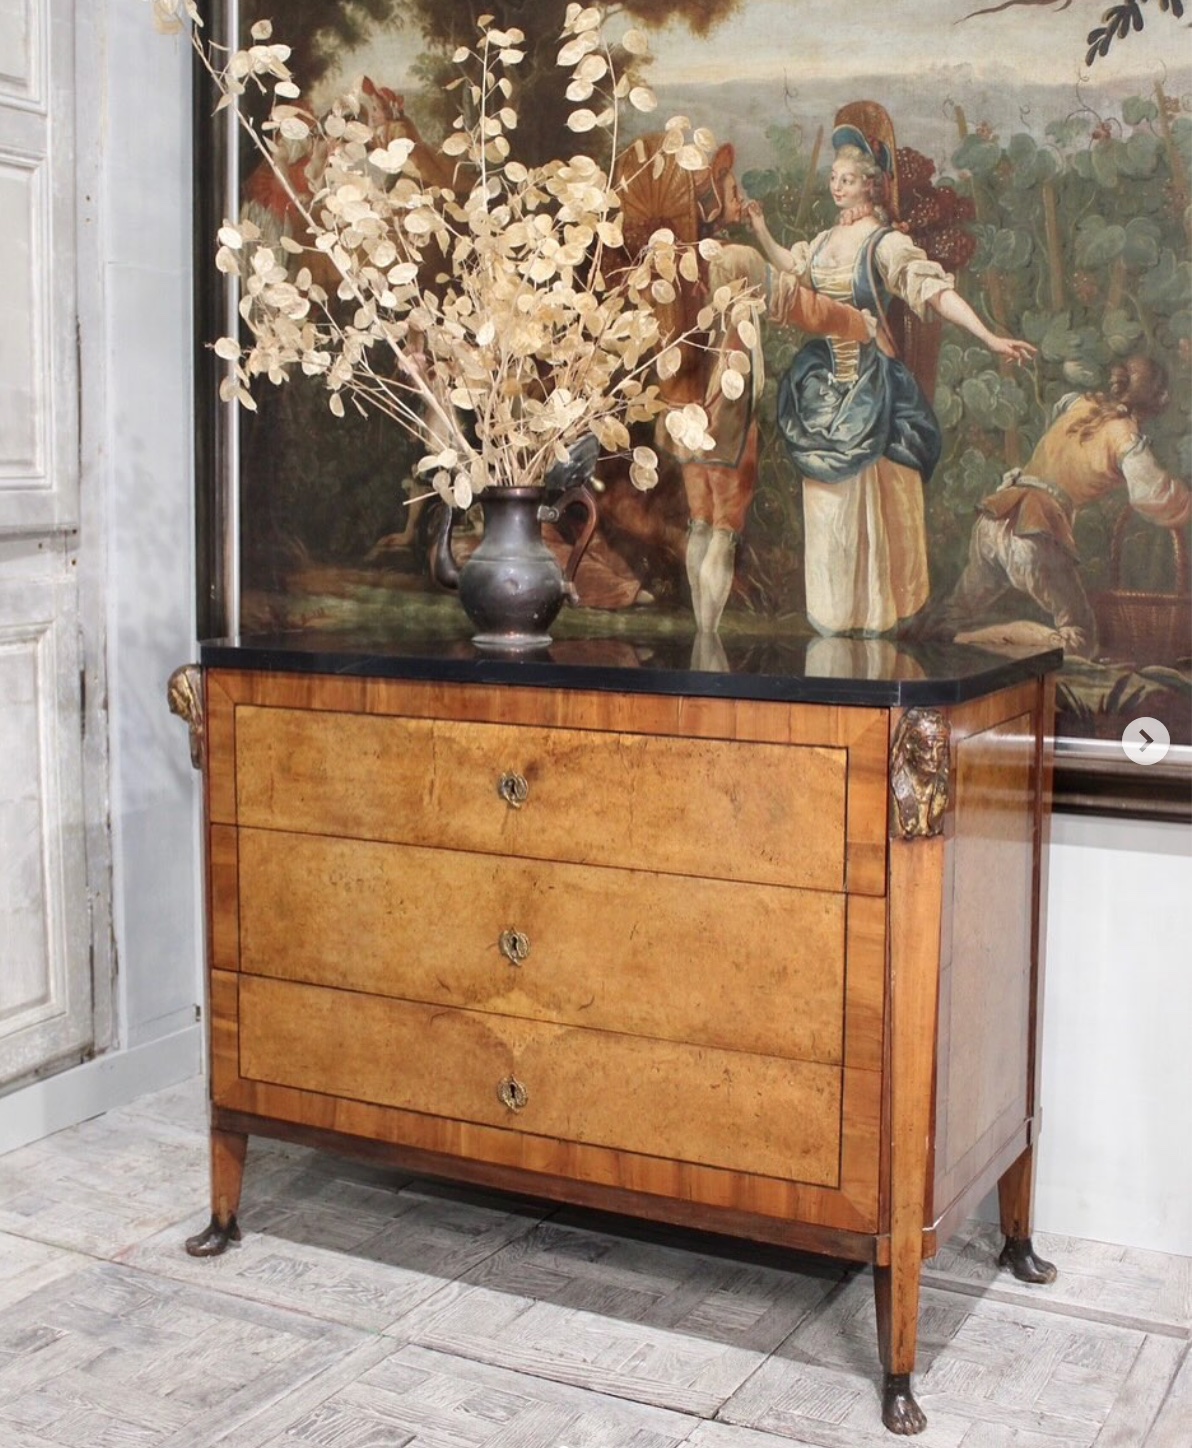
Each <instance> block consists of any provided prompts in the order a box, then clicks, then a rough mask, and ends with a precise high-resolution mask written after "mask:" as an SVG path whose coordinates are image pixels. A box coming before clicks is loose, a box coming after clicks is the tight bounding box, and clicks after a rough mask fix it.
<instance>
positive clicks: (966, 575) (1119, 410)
mask: <svg viewBox="0 0 1192 1448" xmlns="http://www.w3.org/2000/svg"><path fill="white" fill-rule="evenodd" d="M1168 400H1169V394H1168V388H1167V375H1166V372H1165V371H1164V369H1163V368H1162V367H1161V366H1160V365H1159V363H1157V362H1155V361H1153V360H1152V359H1151V358H1149V357H1145V356H1141V355H1138V356H1134V357H1130V358H1128V359H1127V360H1126V361H1124V362H1116V363H1114V365H1113V366H1112V367H1111V368H1110V373H1109V384H1108V386H1107V387H1106V388H1105V390H1104V391H1102V392H1090V393H1069V394H1068V395H1067V396H1066V397H1063V398H1061V399H1060V401H1059V402H1058V403H1057V405H1056V409H1055V417H1054V420H1053V421H1052V423H1051V426H1050V427H1049V428H1048V430H1047V431H1046V432H1045V433H1044V434H1043V436H1042V438H1040V440H1039V445H1038V446H1037V447H1036V448H1035V450H1034V452H1033V453H1032V454H1031V456H1030V458H1029V459H1028V461H1027V463H1026V465H1025V466H1024V467H1022V468H1013V469H1011V470H1010V471H1009V472H1008V473H1007V474H1006V475H1005V478H1004V480H1003V482H1002V485H1001V487H1000V488H999V489H998V490H997V492H995V493H993V494H991V495H990V496H989V497H987V498H985V499H983V500H982V502H981V503H980V504H979V505H978V509H977V513H978V516H977V521H976V523H975V524H974V526H973V533H972V538H971V540H970V544H969V557H968V563H967V564H966V565H965V569H964V572H963V573H962V574H961V575H960V578H959V580H958V582H957V584H956V587H955V589H953V591H952V594H951V596H950V597H949V599H948V601H947V603H946V604H945V605H944V607H943V609H942V611H941V614H940V617H939V620H938V629H936V628H933V630H932V631H933V632H936V631H938V632H942V633H946V634H953V635H954V634H955V633H956V632H957V631H959V630H962V629H963V628H965V627H966V626H968V627H970V628H971V627H972V626H973V625H974V624H976V623H977V622H980V621H982V620H983V619H984V618H986V617H988V611H989V609H990V608H991V607H992V606H993V605H994V604H995V603H996V602H997V601H998V600H999V599H1000V598H1001V597H1002V595H1003V594H1005V593H1006V592H1007V591H1008V590H1010V589H1014V590H1017V592H1019V593H1023V594H1025V595H1026V596H1027V597H1028V598H1030V599H1033V600H1034V602H1035V603H1036V604H1038V605H1039V607H1040V608H1041V609H1042V610H1043V611H1044V612H1045V613H1046V614H1047V616H1048V617H1049V618H1050V619H1051V621H1052V625H1053V628H1054V631H1055V633H1056V635H1058V638H1059V641H1060V642H1061V643H1062V644H1063V646H1064V649H1065V650H1066V651H1067V652H1068V653H1070V654H1076V655H1078V656H1080V657H1081V658H1086V659H1087V658H1093V657H1095V655H1096V653H1097V648H1098V628H1097V618H1096V613H1095V610H1094V607H1093V604H1092V603H1091V601H1090V600H1089V596H1088V594H1087V593H1086V592H1085V587H1084V583H1083V581H1082V580H1081V577H1080V559H1079V555H1078V553H1077V549H1076V540H1075V538H1074V536H1073V532H1072V524H1073V520H1074V519H1075V516H1076V513H1077V512H1078V511H1079V510H1080V509H1081V508H1083V507H1086V506H1087V505H1088V504H1090V503H1094V502H1096V501H1097V500H1098V499H1100V498H1103V497H1105V496H1106V495H1107V494H1109V493H1111V492H1113V491H1114V490H1115V489H1118V488H1125V490H1126V495H1127V497H1128V499H1129V506H1130V508H1131V509H1133V511H1134V512H1136V513H1138V514H1139V515H1140V516H1141V517H1143V518H1145V519H1146V520H1147V521H1148V522H1150V523H1154V524H1157V525H1158V526H1159V527H1163V528H1171V529H1173V530H1176V529H1184V528H1186V527H1187V525H1188V520H1189V518H1190V517H1192V494H1190V493H1189V490H1188V487H1187V484H1185V483H1183V482H1181V481H1180V480H1179V479H1178V478H1173V477H1172V476H1171V474H1170V473H1169V472H1168V471H1167V469H1166V468H1164V467H1163V465H1162V464H1161V463H1160V462H1159V460H1158V458H1156V456H1155V454H1154V452H1153V451H1152V449H1151V445H1150V443H1149V442H1148V440H1147V438H1146V436H1145V434H1144V433H1143V431H1142V424H1143V423H1144V422H1145V421H1146V420H1147V418H1150V417H1156V416H1158V414H1159V413H1160V412H1162V410H1163V409H1164V408H1165V407H1166V406H1167V403H1168ZM1176 543H1177V548H1176V551H1177V557H1178V556H1179V554H1180V551H1181V550H1180V547H1179V543H1180V539H1179V536H1178V534H1177V535H1176ZM1019 627H1020V631H1021V632H1022V633H1023V634H1024V636H1025V634H1026V633H1027V632H1029V630H1030V628H1031V625H1030V623H1029V622H1028V623H1025V624H1022V625H1020V626H1019ZM1003 632H1004V631H1003Z"/></svg>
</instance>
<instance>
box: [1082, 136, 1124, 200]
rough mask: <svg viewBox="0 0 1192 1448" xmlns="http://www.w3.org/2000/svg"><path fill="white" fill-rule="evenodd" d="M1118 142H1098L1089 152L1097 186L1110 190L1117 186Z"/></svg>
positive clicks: (1119, 147) (1119, 143)
mask: <svg viewBox="0 0 1192 1448" xmlns="http://www.w3.org/2000/svg"><path fill="white" fill-rule="evenodd" d="M1121 145H1122V143H1121V142H1120V141H1098V142H1097V143H1096V145H1095V146H1094V147H1093V149H1092V150H1091V151H1090V152H1089V156H1090V158H1091V160H1092V166H1093V177H1094V179H1095V180H1096V182H1097V184H1098V186H1104V187H1106V188H1107V189H1112V188H1114V187H1116V186H1117V184H1118V152H1119V151H1120V149H1121Z"/></svg>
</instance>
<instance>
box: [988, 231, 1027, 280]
mask: <svg viewBox="0 0 1192 1448" xmlns="http://www.w3.org/2000/svg"><path fill="white" fill-rule="evenodd" d="M1033 251H1034V242H1033V240H1032V239H1031V234H1030V232H1029V231H1023V230H1021V229H1019V228H1015V229H1013V230H1005V231H999V232H998V234H997V237H996V238H995V240H994V243H993V265H994V266H995V267H997V268H998V269H999V270H1000V271H1007V272H1012V271H1019V270H1021V269H1022V268H1023V267H1025V266H1026V265H1027V264H1028V263H1029V261H1030V259H1031V253H1032V252H1033Z"/></svg>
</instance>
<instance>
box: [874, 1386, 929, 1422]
mask: <svg viewBox="0 0 1192 1448" xmlns="http://www.w3.org/2000/svg"><path fill="white" fill-rule="evenodd" d="M882 1422H883V1423H884V1424H885V1425H886V1427H887V1428H889V1430H890V1432H891V1433H899V1434H901V1435H902V1436H903V1437H909V1436H910V1435H911V1434H912V1433H921V1432H922V1431H923V1429H924V1428H926V1427H927V1414H926V1413H925V1412H924V1411H923V1409H922V1408H920V1406H919V1405H918V1403H916V1402H915V1397H914V1394H913V1393H912V1392H911V1375H910V1373H887V1374H886V1381H885V1383H884V1384H883V1385H882Z"/></svg>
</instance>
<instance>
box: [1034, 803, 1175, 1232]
mask: <svg viewBox="0 0 1192 1448" xmlns="http://www.w3.org/2000/svg"><path fill="white" fill-rule="evenodd" d="M1046 972H1047V974H1046V983H1045V990H1044V1016H1043V1062H1042V1070H1043V1080H1042V1103H1043V1128H1042V1134H1041V1137H1040V1143H1039V1154H1038V1163H1037V1168H1036V1171H1037V1177H1036V1191H1035V1222H1036V1226H1037V1228H1038V1229H1039V1230H1040V1231H1045V1232H1060V1233H1067V1234H1070V1235H1072V1236H1077V1237H1090V1238H1093V1239H1094V1240H1097V1241H1104V1242H1120V1243H1123V1244H1126V1245H1129V1246H1135V1247H1150V1248H1155V1249H1157V1250H1160V1251H1164V1252H1179V1253H1183V1254H1186V1255H1192V829H1189V828H1188V827H1187V826H1184V825H1175V824H1148V823H1143V822H1140V821H1132V820H1118V821H1114V820H1112V819H1109V818H1084V817H1080V816H1074V815H1057V816H1056V818H1055V820H1054V822H1053V830H1052V851H1051V879H1050V885H1049V890H1048V924H1047V960H1046Z"/></svg>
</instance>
